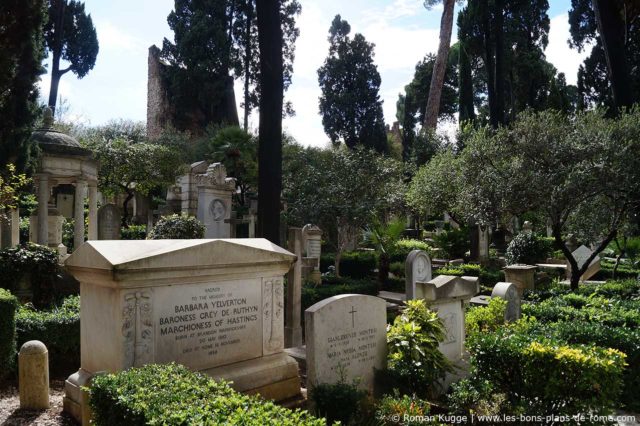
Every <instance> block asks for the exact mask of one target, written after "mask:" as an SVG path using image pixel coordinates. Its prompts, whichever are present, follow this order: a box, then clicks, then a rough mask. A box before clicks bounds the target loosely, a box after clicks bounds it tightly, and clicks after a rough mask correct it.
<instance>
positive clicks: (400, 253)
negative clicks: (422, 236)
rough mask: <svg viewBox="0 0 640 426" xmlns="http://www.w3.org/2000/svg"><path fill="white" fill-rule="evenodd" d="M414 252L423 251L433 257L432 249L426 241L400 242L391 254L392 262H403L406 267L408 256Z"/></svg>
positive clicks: (405, 240)
mask: <svg viewBox="0 0 640 426" xmlns="http://www.w3.org/2000/svg"><path fill="white" fill-rule="evenodd" d="M413 250H422V251H424V252H426V253H427V254H429V256H431V251H432V247H431V246H430V245H429V244H427V243H425V242H424V241H420V240H416V239H403V240H398V241H396V243H395V245H394V247H393V250H392V253H391V262H402V264H403V265H404V262H405V260H407V256H409V253H411V251H413Z"/></svg>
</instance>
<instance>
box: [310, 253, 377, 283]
mask: <svg viewBox="0 0 640 426" xmlns="http://www.w3.org/2000/svg"><path fill="white" fill-rule="evenodd" d="M335 262H336V257H335V254H323V255H321V257H320V270H321V271H322V272H327V271H328V270H329V267H330V266H333V265H335ZM377 263H378V258H377V257H376V254H375V252H373V251H348V252H344V253H342V257H341V258H340V275H342V276H343V277H351V278H356V279H360V278H366V277H368V276H370V275H371V274H373V271H374V270H375V269H376V265H377Z"/></svg>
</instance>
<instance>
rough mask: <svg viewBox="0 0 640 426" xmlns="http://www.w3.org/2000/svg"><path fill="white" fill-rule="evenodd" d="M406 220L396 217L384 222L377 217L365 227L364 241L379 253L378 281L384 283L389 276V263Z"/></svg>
mask: <svg viewBox="0 0 640 426" xmlns="http://www.w3.org/2000/svg"><path fill="white" fill-rule="evenodd" d="M405 223H406V221H405V220H402V219H401V218H396V219H393V220H391V221H390V222H388V223H386V224H382V223H381V222H380V221H379V220H378V219H377V218H376V219H375V220H374V221H373V223H372V224H371V225H370V226H369V227H367V228H365V231H364V236H363V241H364V244H365V245H366V246H373V248H374V249H375V250H376V252H377V254H378V281H380V282H381V283H384V282H385V281H386V280H387V278H389V263H390V262H391V254H392V253H393V251H394V249H395V244H396V242H397V241H398V239H399V238H400V236H401V235H402V232H403V231H404V229H405Z"/></svg>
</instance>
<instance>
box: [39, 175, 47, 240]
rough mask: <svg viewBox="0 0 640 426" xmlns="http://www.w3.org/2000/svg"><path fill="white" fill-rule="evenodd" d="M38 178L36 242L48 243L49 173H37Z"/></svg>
mask: <svg viewBox="0 0 640 426" xmlns="http://www.w3.org/2000/svg"><path fill="white" fill-rule="evenodd" d="M37 179H38V244H42V245H43V246H48V245H49V195H50V194H49V175H47V174H44V173H42V174H39V175H37Z"/></svg>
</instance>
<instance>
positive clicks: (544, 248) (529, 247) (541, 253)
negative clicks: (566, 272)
mask: <svg viewBox="0 0 640 426" xmlns="http://www.w3.org/2000/svg"><path fill="white" fill-rule="evenodd" d="M552 252H553V240H552V239H549V238H544V237H538V236H537V235H535V234H534V233H532V232H522V233H520V234H518V235H516V236H515V237H514V238H513V240H511V242H510V243H509V246H507V251H506V253H505V259H506V261H507V264H508V265H514V264H527V265H535V264H536V263H539V262H541V261H544V260H545V259H546V258H547V257H549V255H550V254H551V253H552Z"/></svg>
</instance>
